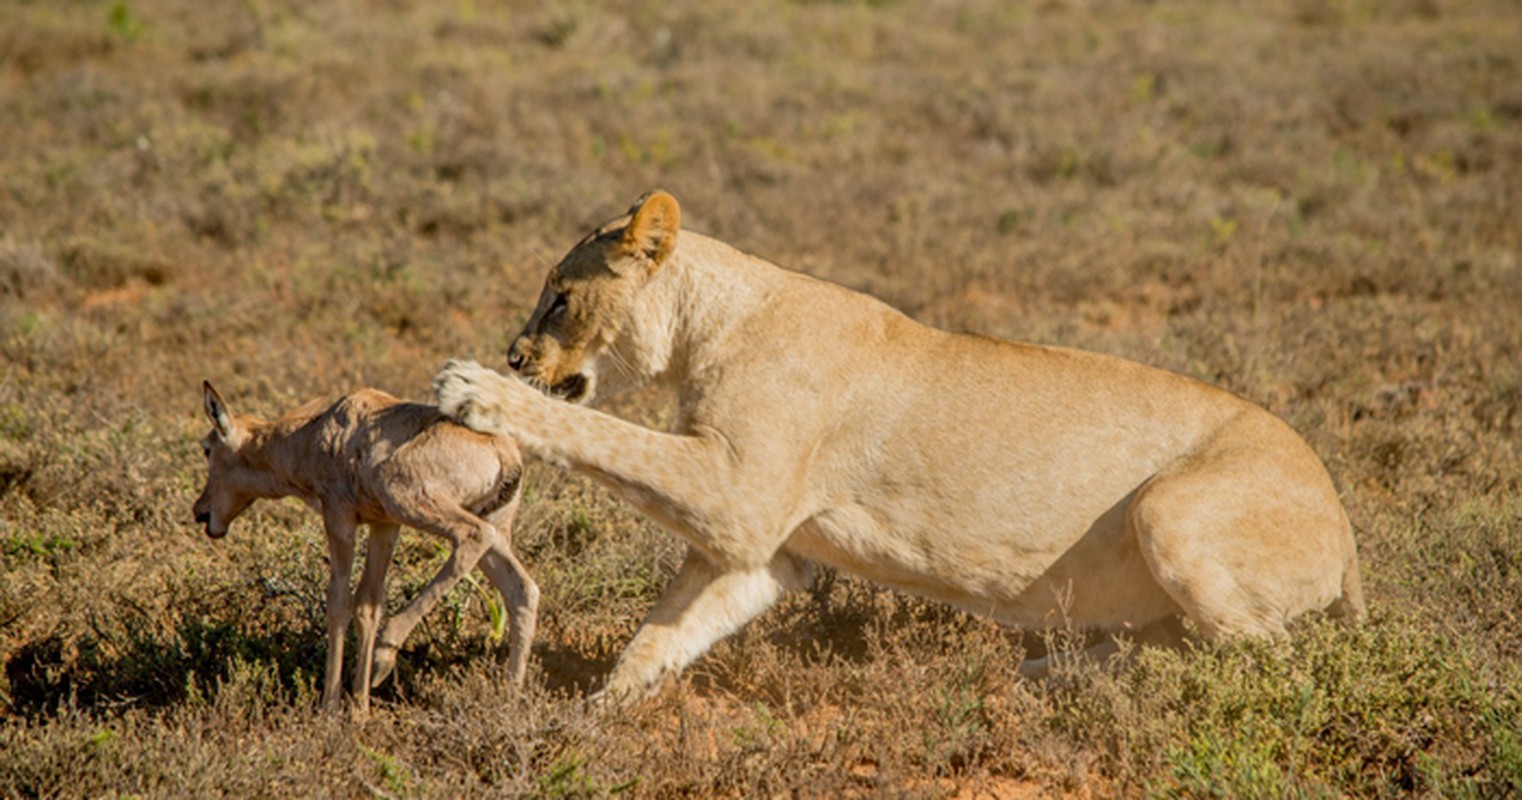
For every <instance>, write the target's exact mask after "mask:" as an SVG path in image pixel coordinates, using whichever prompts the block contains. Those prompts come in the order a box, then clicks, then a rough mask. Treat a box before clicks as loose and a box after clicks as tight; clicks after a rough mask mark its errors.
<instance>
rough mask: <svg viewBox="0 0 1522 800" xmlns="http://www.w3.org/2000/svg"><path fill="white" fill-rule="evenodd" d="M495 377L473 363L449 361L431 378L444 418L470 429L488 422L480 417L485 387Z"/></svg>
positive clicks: (495, 376)
mask: <svg viewBox="0 0 1522 800" xmlns="http://www.w3.org/2000/svg"><path fill="white" fill-rule="evenodd" d="M497 377H498V376H497V374H496V373H495V372H492V371H491V370H489V369H487V368H486V367H483V366H481V365H480V364H477V363H476V362H474V361H463V360H454V359H451V360H449V361H446V362H445V363H444V366H443V368H441V369H440V370H439V373H438V374H437V375H435V376H434V377H433V396H434V399H435V401H436V402H437V403H438V406H439V410H440V411H442V412H444V415H445V416H448V417H450V418H452V419H454V420H455V421H457V422H460V423H461V424H463V425H465V426H466V427H469V428H477V427H478V426H479V425H480V424H481V423H485V422H487V420H485V419H484V418H483V415H482V414H481V405H482V396H483V394H484V393H485V387H486V385H487V383H488V382H489V381H490V380H491V379H493V378H497Z"/></svg>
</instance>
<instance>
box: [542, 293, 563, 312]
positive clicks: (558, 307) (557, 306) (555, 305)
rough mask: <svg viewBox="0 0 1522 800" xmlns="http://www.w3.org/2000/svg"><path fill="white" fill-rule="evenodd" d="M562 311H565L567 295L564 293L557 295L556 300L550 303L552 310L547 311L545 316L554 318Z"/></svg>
mask: <svg viewBox="0 0 1522 800" xmlns="http://www.w3.org/2000/svg"><path fill="white" fill-rule="evenodd" d="M562 311H565V294H564V293H563V292H562V293H561V294H557V295H555V299H554V300H552V301H550V310H549V311H546V312H545V313H544V315H545V316H547V317H553V316H555V315H556V314H559V313H560V312H562Z"/></svg>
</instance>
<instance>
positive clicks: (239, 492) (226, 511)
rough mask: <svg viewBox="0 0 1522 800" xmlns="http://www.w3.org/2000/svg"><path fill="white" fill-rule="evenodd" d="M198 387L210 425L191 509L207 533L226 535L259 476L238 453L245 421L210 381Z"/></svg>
mask: <svg viewBox="0 0 1522 800" xmlns="http://www.w3.org/2000/svg"><path fill="white" fill-rule="evenodd" d="M201 389H202V405H203V407H204V408H205V409H206V416H207V417H208V418H210V419H211V425H212V428H211V432H210V433H208V434H206V438H204V439H202V440H201V451H202V452H203V453H204V454H205V455H206V464H207V467H208V471H207V474H206V486H205V488H203V489H201V496H200V497H198V498H196V504H195V509H194V510H195V516H196V524H197V525H203V526H205V528H206V535H207V536H209V537H211V538H213V539H220V538H222V537H223V536H226V535H227V528H228V526H229V525H231V524H232V521H233V520H234V519H237V517H238V515H239V514H241V513H243V510H244V509H246V508H248V506H249V504H250V503H252V502H254V500H256V499H258V497H259V495H258V494H257V493H256V492H255V491H253V488H254V485H255V484H256V483H257V482H258V477H259V475H258V473H257V472H256V471H255V470H254V469H253V468H252V467H251V466H250V465H249V463H248V461H247V459H246V458H244V456H243V453H242V449H243V445H244V444H245V443H247V441H248V426H247V424H246V423H245V422H243V421H241V420H239V419H236V418H235V417H233V415H232V413H231V412H229V411H228V408H227V404H226V403H224V402H223V401H222V396H221V395H219V394H217V390H216V389H213V388H212V386H211V382H210V381H204V382H202V384H201Z"/></svg>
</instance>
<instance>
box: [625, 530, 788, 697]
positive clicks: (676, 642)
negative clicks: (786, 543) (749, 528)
mask: <svg viewBox="0 0 1522 800" xmlns="http://www.w3.org/2000/svg"><path fill="white" fill-rule="evenodd" d="M806 577H807V565H806V564H805V563H804V562H802V561H800V560H798V559H796V558H794V557H792V556H789V555H787V554H785V553H780V552H779V553H778V554H776V555H775V556H773V558H772V560H771V562H770V563H767V564H765V565H763V566H760V567H755V568H752V569H722V568H720V567H717V566H715V565H713V564H712V563H711V562H710V561H709V560H708V558H707V557H706V556H704V555H703V554H702V553H701V552H700V551H698V550H697V549H696V548H693V549H690V550H689V551H688V553H687V560H686V561H685V562H683V564H682V568H681V570H680V571H679V572H678V573H677V576H676V578H675V579H674V580H673V581H672V582H671V585H670V586H669V587H667V589H666V594H665V595H664V596H662V597H661V599H660V602H659V603H657V604H656V606H655V608H653V609H651V611H650V614H649V616H647V617H645V621H644V623H643V624H641V625H640V629H639V631H638V632H637V633H636V634H635V635H634V639H633V640H631V641H630V642H629V646H628V647H627V648H625V649H624V653H623V655H622V656H620V657H619V660H618V666H616V667H615V668H614V669H613V673H612V674H611V675H610V676H609V677H608V682H607V685H605V686H604V687H603V689H602V691H601V692H599V693H598V695H597V699H600V700H605V701H606V700H612V701H622V700H628V699H633V698H638V697H643V696H645V695H647V694H649V693H650V692H652V691H654V690H656V689H658V688H659V687H660V685H661V683H662V682H664V681H665V680H666V679H667V678H669V677H671V676H672V675H675V674H676V673H677V672H679V671H681V669H682V668H683V667H685V666H687V665H688V664H689V663H691V662H692V661H693V660H694V659H696V658H697V657H698V656H700V655H702V654H703V653H705V652H707V650H708V648H709V647H711V646H713V644H714V643H715V642H717V641H719V640H720V639H722V638H724V637H725V636H728V635H730V634H731V633H734V632H735V631H737V630H739V629H740V628H741V627H742V626H744V625H745V623H747V622H749V621H751V620H752V619H754V618H755V617H756V616H757V615H759V614H760V613H761V612H763V611H765V610H766V609H768V608H770V607H771V606H772V604H773V603H774V602H776V600H777V598H778V597H780V596H781V595H782V593H783V592H784V591H786V590H789V589H797V588H800V587H801V586H802V585H803V583H804V581H805V579H806Z"/></svg>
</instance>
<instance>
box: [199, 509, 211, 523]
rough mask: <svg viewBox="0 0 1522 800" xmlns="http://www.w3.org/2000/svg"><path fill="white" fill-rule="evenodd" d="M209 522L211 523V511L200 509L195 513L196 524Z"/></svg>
mask: <svg viewBox="0 0 1522 800" xmlns="http://www.w3.org/2000/svg"><path fill="white" fill-rule="evenodd" d="M210 523H211V512H209V511H201V512H199V513H197V514H196V524H197V525H208V524H210Z"/></svg>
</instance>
